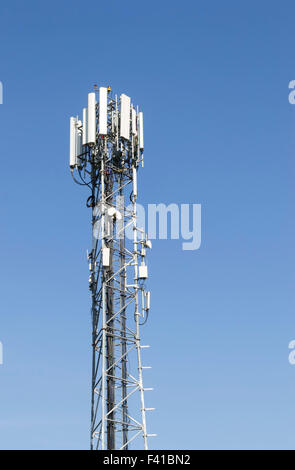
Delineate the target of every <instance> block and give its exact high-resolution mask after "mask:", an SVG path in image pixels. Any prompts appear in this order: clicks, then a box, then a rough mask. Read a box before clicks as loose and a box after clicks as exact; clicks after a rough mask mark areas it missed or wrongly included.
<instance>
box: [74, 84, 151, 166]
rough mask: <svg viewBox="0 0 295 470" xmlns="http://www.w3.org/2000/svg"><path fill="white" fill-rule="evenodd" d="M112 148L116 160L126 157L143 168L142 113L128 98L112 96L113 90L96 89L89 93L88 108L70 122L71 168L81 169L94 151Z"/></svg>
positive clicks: (133, 164) (125, 96) (105, 88)
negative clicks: (86, 157) (88, 154)
mask: <svg viewBox="0 0 295 470" xmlns="http://www.w3.org/2000/svg"><path fill="white" fill-rule="evenodd" d="M102 146H105V147H106V149H107V148H108V147H110V146H111V147H112V155H113V158H117V159H118V158H119V159H120V157H122V155H123V156H124V159H126V158H127V159H128V160H129V161H130V162H131V161H132V166H138V164H139V163H140V162H141V163H142V164H143V149H144V140H143V113H142V112H141V111H139V109H138V106H135V105H134V104H133V102H132V100H131V98H130V97H129V96H127V95H126V94H124V93H123V94H121V96H120V97H119V98H118V97H117V95H115V96H112V93H111V88H110V87H97V86H96V87H95V91H94V92H91V93H88V105H87V107H85V108H83V112H82V120H80V119H79V116H76V117H71V118H70V168H71V171H73V170H74V169H75V168H78V169H80V168H82V167H83V161H85V158H84V157H85V155H86V154H87V152H88V150H89V149H91V150H92V151H94V153H95V149H97V150H98V152H97V153H99V149H101V147H102Z"/></svg>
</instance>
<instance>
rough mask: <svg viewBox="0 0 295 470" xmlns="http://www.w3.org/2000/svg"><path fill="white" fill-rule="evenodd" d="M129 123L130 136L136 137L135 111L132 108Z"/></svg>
mask: <svg viewBox="0 0 295 470" xmlns="http://www.w3.org/2000/svg"><path fill="white" fill-rule="evenodd" d="M131 123H132V134H133V135H137V128H136V111H135V109H134V108H131Z"/></svg>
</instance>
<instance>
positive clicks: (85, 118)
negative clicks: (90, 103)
mask: <svg viewBox="0 0 295 470" xmlns="http://www.w3.org/2000/svg"><path fill="white" fill-rule="evenodd" d="M87 115H88V109H87V108H83V140H82V144H83V145H86V144H87V121H88V116H87Z"/></svg>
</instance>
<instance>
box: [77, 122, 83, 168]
mask: <svg viewBox="0 0 295 470" xmlns="http://www.w3.org/2000/svg"><path fill="white" fill-rule="evenodd" d="M76 125H77V132H76V163H77V164H78V166H79V165H80V159H79V158H77V157H78V156H79V155H81V154H82V129H81V128H82V122H81V121H77V124H76Z"/></svg>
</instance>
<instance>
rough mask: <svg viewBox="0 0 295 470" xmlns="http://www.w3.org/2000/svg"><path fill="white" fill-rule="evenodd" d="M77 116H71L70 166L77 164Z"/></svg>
mask: <svg viewBox="0 0 295 470" xmlns="http://www.w3.org/2000/svg"><path fill="white" fill-rule="evenodd" d="M76 121H77V120H76V118H74V117H71V118H70V167H71V168H74V167H75V166H76Z"/></svg>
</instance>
